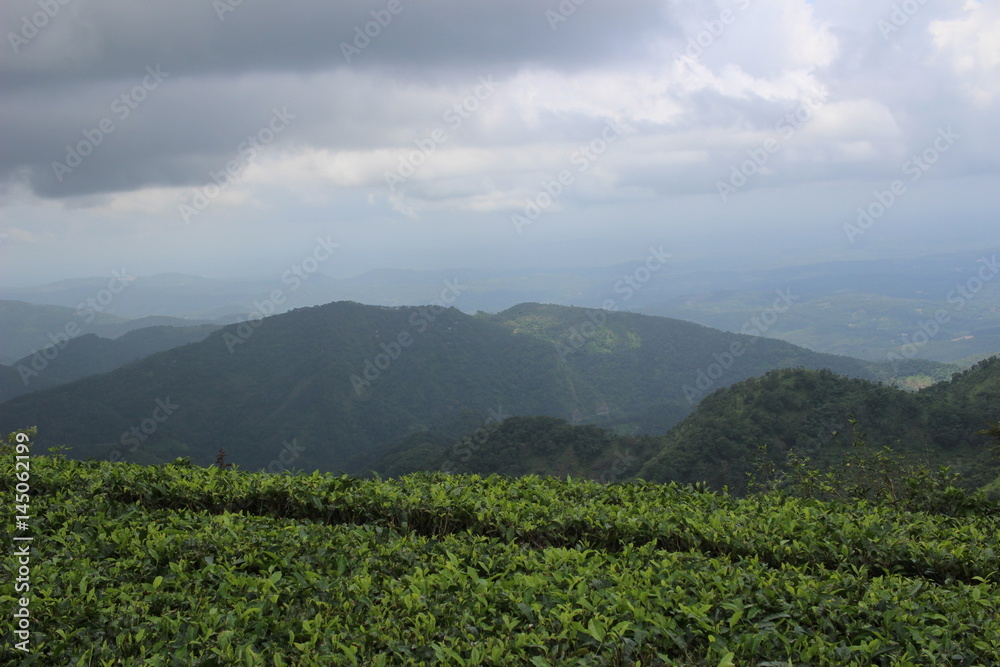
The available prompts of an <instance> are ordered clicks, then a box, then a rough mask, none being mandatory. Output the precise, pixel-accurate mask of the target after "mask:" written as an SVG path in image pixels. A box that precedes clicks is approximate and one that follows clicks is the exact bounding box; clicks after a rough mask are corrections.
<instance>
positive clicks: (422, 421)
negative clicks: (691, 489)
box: [0, 302, 951, 473]
mask: <svg viewBox="0 0 1000 667" xmlns="http://www.w3.org/2000/svg"><path fill="white" fill-rule="evenodd" d="M202 332H203V330H202V331H199V332H198V333H199V334H200V333H202ZM192 333H193V332H192ZM88 344H89V345H92V346H93V345H101V344H100V343H99V342H97V341H93V340H88V341H87V342H85V343H84V345H78V346H74V347H79V348H80V349H81V350H82V349H83V348H84V347H85V346H86V345H88ZM68 349H69V348H67V350H68ZM69 359H70V356H67V360H69ZM81 363H82V362H81ZM70 365H72V364H70ZM790 367H803V368H813V369H830V370H832V371H834V372H836V373H839V374H843V375H846V376H850V377H856V378H864V379H869V380H885V381H894V380H897V379H900V378H902V377H903V376H906V375H912V374H914V373H922V374H927V375H938V376H941V375H947V374H948V373H949V372H950V370H951V369H950V368H949V367H946V366H943V365H941V364H934V363H933V362H908V363H907V364H901V365H896V366H893V365H892V364H889V363H871V362H864V361H860V360H857V359H851V358H847V357H838V356H834V355H826V354H820V353H816V352H812V351H809V350H806V349H803V348H800V347H796V346H794V345H791V344H789V343H785V342H783V341H777V340H771V339H767V338H762V337H755V336H750V335H743V334H733V333H726V332H723V331H718V330H714V329H710V328H708V327H704V326H701V325H697V324H692V323H690V322H682V321H678V320H672V319H668V318H661V317H650V316H645V315H639V314H634V313H623V312H605V311H601V310H590V309H584V308H571V307H563V306H551V305H548V306H546V305H540V304H521V305H518V306H515V307H513V308H510V309H508V310H505V311H503V312H500V313H497V314H492V315H490V314H485V313H480V314H478V315H468V314H465V313H463V312H461V311H459V310H457V309H455V308H444V307H443V305H438V306H435V305H431V306H416V307H401V308H390V307H383V306H366V305H361V304H358V303H353V302H337V303H331V304H327V305H324V306H317V307H311V308H302V309H297V310H294V311H291V312H288V313H284V314H281V315H275V316H273V317H268V318H265V319H263V320H259V321H253V322H244V323H240V324H232V325H228V326H225V327H223V328H221V329H218V330H215V331H213V332H211V333H210V334H209V335H208V336H207V337H206V338H205V339H204V340H201V341H200V342H194V343H191V344H187V345H183V346H181V347H175V348H173V349H169V350H166V351H163V352H159V353H156V354H153V355H151V356H148V357H146V358H144V359H140V360H137V361H133V362H131V363H129V364H128V365H126V366H122V367H120V368H117V369H116V370H113V371H111V372H109V373H104V374H101V375H96V376H90V377H85V378H83V379H79V380H76V381H73V382H71V383H69V384H66V385H63V386H59V387H55V388H51V389H47V390H44V391H39V392H35V393H31V394H27V395H23V396H19V397H17V398H14V399H12V400H10V401H7V402H6V403H3V404H2V405H0V429H7V430H8V431H10V430H13V429H15V428H20V427H24V426H30V425H37V426H39V435H38V439H37V442H38V444H39V446H41V447H49V446H53V445H66V446H69V447H72V448H73V449H72V451H71V452H70V455H71V456H74V457H80V458H86V457H90V456H93V457H99V458H106V457H111V458H116V457H124V458H130V459H134V460H137V461H141V462H155V461H163V460H169V459H173V458H174V457H176V456H191V457H193V458H194V459H195V461H196V462H199V463H211V462H212V461H213V460H214V458H215V454H216V452H217V451H218V450H219V449H221V448H225V449H226V451H227V453H228V454H229V456H230V460H231V461H233V462H235V463H238V464H240V465H242V466H244V467H247V468H251V469H260V468H274V467H278V468H281V467H288V466H291V467H296V468H303V469H307V470H312V469H321V470H344V471H347V472H358V473H360V472H364V471H366V470H368V469H370V468H371V467H372V465H373V464H374V463H375V462H377V461H378V460H380V458H381V457H382V456H383V454H384V452H385V451H387V450H388V449H390V448H393V447H398V446H399V443H400V439H401V438H406V437H407V436H408V435H411V434H415V433H420V432H424V431H432V430H434V429H439V428H442V425H446V424H448V423H453V422H455V421H456V420H461V419H466V420H468V418H469V415H470V413H471V414H476V415H479V416H480V419H481V420H482V423H486V421H487V420H488V419H489V415H490V411H493V412H494V413H497V414H504V415H514V416H517V415H535V416H549V417H556V418H562V419H565V420H567V421H569V422H573V423H594V424H600V425H603V426H608V427H614V428H615V429H617V430H618V431H619V432H622V433H628V434H642V433H654V434H656V433H664V432H665V431H667V429H669V428H670V427H672V426H674V425H675V424H677V423H678V422H679V421H681V420H682V419H683V418H684V417H685V416H686V415H687V414H688V413H689V412H690V411H691V410H692V409H693V407H694V405H695V404H696V403H697V402H698V401H699V400H700V399H701V398H702V397H703V396H705V395H707V394H709V393H711V392H712V391H715V390H716V389H719V388H722V387H725V386H728V385H730V384H732V383H735V382H739V381H741V380H744V379H746V378H750V377H754V376H758V375H762V374H763V373H765V372H767V371H768V370H771V369H775V368H790ZM7 372H8V373H9V369H8V371H7ZM276 463H277V465H276Z"/></svg>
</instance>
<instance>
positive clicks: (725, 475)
mask: <svg viewBox="0 0 1000 667" xmlns="http://www.w3.org/2000/svg"><path fill="white" fill-rule="evenodd" d="M852 417H853V418H854V419H855V420H856V424H855V425H853V426H852V424H851V423H850V419H851V418H852ZM998 419H1000V358H996V357H994V358H992V359H990V360H987V361H983V362H981V363H979V364H977V365H976V366H975V367H974V368H972V369H970V370H968V371H966V372H965V373H962V374H956V376H955V379H953V380H950V381H945V382H941V383H938V384H936V385H933V386H932V387H929V388H927V389H924V390H922V391H920V392H917V393H910V392H905V391H902V390H900V389H897V388H894V387H890V386H886V385H883V384H876V383H872V382H869V381H865V380H860V379H849V378H844V377H839V376H836V375H834V374H832V373H829V372H827V371H810V370H805V369H787V370H780V371H772V372H769V373H767V374H766V375H764V376H763V377H761V378H754V379H751V380H747V381H745V382H741V383H739V384H736V385H733V386H731V387H729V388H726V389H723V390H720V391H718V392H716V393H714V394H712V395H711V396H709V397H708V398H706V399H705V400H704V401H702V402H701V403H700V404H699V406H698V408H697V409H696V410H695V411H694V412H693V413H692V414H691V415H690V416H689V417H688V418H687V419H686V420H685V421H684V422H683V423H681V424H679V425H678V426H677V427H676V428H674V429H673V430H671V431H670V433H668V434H667V435H666V437H665V438H664V441H663V448H662V450H661V451H660V453H659V454H657V455H656V456H655V457H654V458H653V459H652V460H650V461H649V462H648V463H646V464H645V465H644V466H643V468H642V470H641V471H640V473H639V476H640V477H642V478H643V479H648V480H652V481H668V480H676V481H681V482H693V481H699V482H708V483H709V484H711V485H712V486H714V487H716V488H721V487H722V486H728V487H730V488H731V489H733V490H741V489H743V488H744V487H745V485H746V482H747V474H748V473H750V472H752V470H753V463H754V459H755V456H756V455H757V452H758V448H759V447H760V446H762V445H763V446H766V447H767V449H768V456H769V457H770V459H771V460H772V461H774V462H776V463H778V464H781V462H782V461H783V459H784V457H785V455H786V454H787V453H788V452H791V451H794V452H796V453H797V454H799V455H801V456H808V457H810V458H811V459H813V460H814V461H817V462H820V463H825V464H837V463H839V462H842V461H843V460H844V459H845V457H846V456H848V455H849V454H850V453H851V452H852V451H853V450H854V445H855V440H856V435H857V434H856V431H857V432H860V433H864V434H866V436H865V437H866V439H867V442H869V443H871V444H872V445H873V446H874V447H876V448H882V447H884V446H888V447H891V448H892V449H893V450H895V451H897V452H899V453H901V454H904V455H907V456H909V457H910V458H911V459H913V460H920V461H923V462H925V463H927V464H928V465H931V466H937V465H949V466H951V467H952V468H953V469H954V470H955V471H956V472H958V473H959V474H961V475H962V476H963V477H964V478H965V479H966V481H967V483H968V484H970V485H977V486H978V485H983V484H985V483H986V482H988V481H989V480H991V479H993V477H994V476H995V475H996V472H995V460H994V459H995V457H994V456H993V454H992V452H991V449H990V441H989V439H988V438H987V437H986V436H983V435H979V434H977V432H978V431H980V430H983V429H985V428H987V427H988V425H989V422H990V421H997V420H998Z"/></svg>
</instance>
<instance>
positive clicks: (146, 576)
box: [0, 454, 1000, 667]
mask: <svg viewBox="0 0 1000 667" xmlns="http://www.w3.org/2000/svg"><path fill="white" fill-rule="evenodd" d="M4 458H5V460H4V463H3V466H4V470H5V474H4V475H3V477H2V482H0V490H2V498H3V500H4V508H5V511H8V513H9V515H10V516H8V517H4V521H3V524H2V525H3V532H2V536H3V540H4V544H5V548H6V549H7V550H8V556H7V558H6V560H7V563H8V565H7V568H8V571H10V572H17V571H18V565H17V560H16V558H15V557H14V556H11V555H10V553H11V552H13V550H14V549H15V548H16V547H17V545H19V544H21V542H16V541H15V540H14V538H15V537H16V536H19V535H27V534H29V533H30V535H31V536H32V537H33V541H32V542H31V545H32V547H31V556H30V590H29V591H28V592H23V590H20V591H16V590H15V585H16V584H15V581H14V577H13V576H11V577H4V579H3V583H2V585H0V598H2V603H3V604H2V608H3V614H4V616H5V618H4V623H3V624H2V625H0V628H3V637H2V639H3V646H2V649H0V650H2V654H0V662H2V663H3V664H10V665H15V664H16V665H101V666H103V665H140V664H142V665H313V664H316V665H424V664H427V665H433V664H440V665H481V664H482V665H536V666H539V667H541V666H544V665H663V664H683V665H712V666H713V667H714V666H716V665H911V664H912V665H997V664H1000V591H998V588H1000V518H998V515H997V514H996V512H995V511H994V510H993V509H990V508H986V509H982V510H981V511H975V512H965V513H964V514H966V515H964V516H962V515H960V516H952V515H945V514H932V513H918V512H907V511H903V510H901V509H892V508H888V507H880V506H874V505H871V504H867V503H864V502H858V503H846V502H842V503H830V502H820V501H817V500H809V499H801V498H791V497H788V496H785V495H782V494H778V493H770V494H763V495H756V496H750V497H747V498H743V499H739V498H735V497H731V496H729V495H725V494H719V493H714V492H708V491H706V490H704V489H703V488H699V487H684V486H678V485H659V484H651V483H643V482H634V483H625V484H614V485H601V484H598V483H594V482H587V481H575V480H570V481H563V480H557V479H552V478H539V477H524V478H517V479H512V478H505V477H495V476H494V477H488V478H482V477H478V476H450V475H445V474H441V473H435V474H417V475H412V476H408V477H403V478H400V479H395V480H390V481H380V480H359V479H354V478H349V477H338V476H333V475H320V474H313V475H310V476H306V475H301V476H292V475H267V474H250V473H245V472H241V471H236V470H232V469H225V468H220V467H209V468H199V467H195V466H192V465H190V464H189V463H187V462H186V461H182V460H181V461H178V462H175V463H174V464H168V465H162V466H153V467H141V466H137V465H129V464H115V463H109V462H95V461H88V462H77V461H70V460H66V459H64V458H63V457H61V456H41V455H39V456H32V457H31V460H30V487H31V491H30V499H29V500H30V512H29V514H30V516H31V519H30V529H29V530H28V532H25V531H18V530H16V529H15V526H14V523H13V516H12V515H13V514H14V513H15V510H14V507H15V500H14V499H15V495H16V488H15V487H16V477H15V475H14V474H12V471H13V468H14V466H13V455H12V454H11V455H7V454H5V457H4ZM21 598H27V599H28V602H29V604H28V607H27V608H28V609H29V610H30V640H29V642H28V644H27V645H25V644H21V647H22V648H27V649H28V650H27V651H23V650H19V649H18V648H17V645H18V644H19V642H21V641H23V640H22V639H20V638H19V637H18V636H17V635H16V634H15V628H16V625H17V624H16V622H12V621H13V620H14V613H15V610H16V609H18V608H19V607H18V605H19V603H18V600H20V599H21Z"/></svg>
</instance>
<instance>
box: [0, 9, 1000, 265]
mask: <svg viewBox="0 0 1000 667" xmlns="http://www.w3.org/2000/svg"><path fill="white" fill-rule="evenodd" d="M942 5H944V6H942ZM0 22H2V26H3V32H4V34H5V35H6V38H7V44H6V45H5V48H4V50H3V55H2V58H0V80H2V81H3V82H4V86H5V94H4V96H3V98H2V99H0V118H2V129H0V132H2V137H0V140H2V146H3V150H2V152H0V179H2V192H3V197H4V209H5V211H4V219H3V222H2V223H0V225H2V227H0V229H3V232H4V233H5V234H6V235H7V237H6V240H5V243H4V246H3V252H4V253H12V254H14V255H15V256H14V257H12V258H10V260H11V261H12V262H13V264H12V266H15V267H16V266H18V262H25V263H28V262H30V263H31V264H32V266H36V267H37V266H38V263H39V262H45V261H49V262H51V265H52V270H53V271H55V270H56V267H58V266H63V267H65V266H67V264H66V262H65V259H64V257H65V253H66V252H67V248H66V247H64V245H63V244H64V243H66V242H67V241H69V242H70V243H71V245H72V246H73V247H75V248H76V249H77V251H78V252H79V251H80V250H81V249H83V250H84V251H85V252H86V258H84V259H81V258H79V257H78V258H77V260H74V262H73V267H74V269H76V270H81V271H82V270H91V271H100V270H101V269H100V267H102V266H104V264H107V265H108V266H111V265H113V264H114V263H115V262H116V261H119V260H120V258H121V256H122V254H123V253H130V254H131V256H132V257H133V258H134V260H133V261H134V263H135V262H137V263H138V264H139V266H137V270H140V271H141V270H142V269H143V268H147V269H148V271H149V272H152V271H158V270H165V269H170V268H176V269H177V270H193V271H199V272H203V273H210V272H211V271H210V270H209V268H206V264H210V265H211V266H215V267H223V266H225V267H226V270H236V269H237V268H238V267H239V266H240V264H239V263H238V262H236V261H234V260H222V259H220V255H221V254H224V253H225V252H226V250H225V249H227V248H239V249H241V250H242V251H244V252H246V253H249V254H251V255H254V256H257V257H263V256H266V254H267V252H275V253H279V254H282V253H283V256H282V261H283V260H284V259H285V257H287V256H289V255H290V254H294V252H296V250H295V248H296V247H298V246H302V245H307V244H308V239H309V238H310V235H311V234H313V233H314V232H316V231H317V230H325V231H330V230H334V231H336V232H337V233H338V234H339V235H340V236H342V237H343V238H344V239H345V241H347V246H345V247H348V246H350V243H351V242H353V243H354V244H355V245H354V251H352V253H353V255H352V256H353V260H354V264H351V266H355V268H359V269H360V268H364V267H371V266H378V265H388V264H394V263H395V264H400V263H406V262H405V260H404V258H405V257H406V256H407V255H408V254H409V255H412V254H413V253H414V251H415V250H417V251H418V252H420V253H422V257H423V263H424V264H426V265H433V264H434V263H436V262H448V263H451V264H453V265H458V264H461V263H462V262H461V261H460V259H461V258H462V256H463V254H465V255H467V254H468V253H469V252H470V251H471V250H474V249H477V248H478V249H482V248H484V247H489V248H490V249H491V251H490V252H492V253H494V254H495V255H493V256H495V259H496V260H497V261H508V260H505V259H503V258H509V257H511V256H512V255H511V253H513V255H514V256H516V257H518V258H520V259H522V260H525V261H526V258H530V257H533V256H534V255H533V252H527V251H524V249H523V246H524V245H525V244H526V243H531V244H536V245H538V246H540V247H544V248H545V250H544V251H543V250H537V255H539V256H540V257H545V256H548V255H550V254H551V248H552V247H554V246H553V245H552V244H554V243H557V242H558V240H559V239H562V241H563V243H565V241H566V239H567V237H572V238H573V239H575V240H579V239H581V238H593V239H595V240H597V239H602V238H604V239H608V238H611V239H613V240H614V242H615V243H611V244H610V245H608V244H606V243H605V247H608V248H611V247H615V248H617V250H609V252H610V253H611V255H613V256H611V255H609V256H608V257H607V258H606V259H607V261H608V262H609V263H610V262H612V261H618V260H620V259H621V255H623V254H628V251H627V250H626V248H627V247H630V244H631V245H635V246H636V247H638V248H642V247H645V245H648V243H647V241H651V240H652V236H653V235H655V234H663V235H669V236H671V237H673V238H675V239H676V241H675V243H676V245H679V246H680V245H683V244H684V243H685V239H687V238H689V237H690V238H692V239H693V238H695V237H696V236H697V235H698V234H699V233H700V234H716V235H718V234H719V233H721V232H727V233H729V232H731V233H734V234H735V233H737V232H738V231H740V230H743V232H744V233H745V232H746V230H747V229H749V228H750V227H751V226H752V225H758V226H762V227H765V228H772V227H773V228H783V229H799V228H800V227H803V226H805V227H809V228H810V229H812V230H814V231H816V233H817V235H822V234H825V235H826V236H827V237H828V238H829V243H830V244H836V243H841V242H843V241H844V235H843V234H842V233H841V228H842V227H843V223H848V222H850V221H851V220H852V219H853V218H854V217H856V216H855V215H854V211H855V209H856V208H857V207H858V206H864V205H865V204H866V202H867V200H868V199H870V198H871V196H872V193H873V192H875V191H877V190H878V189H879V188H885V187H888V185H889V184H890V183H891V182H892V181H893V180H895V179H901V178H907V177H906V176H905V175H903V169H904V165H905V164H906V163H907V161H908V160H911V159H912V158H913V157H914V156H921V155H923V154H924V153H925V152H926V151H928V150H929V149H930V148H932V147H933V142H934V140H935V137H936V136H938V132H939V130H941V129H942V128H951V131H952V132H953V133H954V134H955V135H956V136H957V137H959V138H958V139H957V140H956V141H955V142H954V143H953V145H951V146H949V149H948V151H947V153H946V154H943V153H942V154H939V155H938V156H937V157H938V159H936V160H935V162H934V163H933V164H931V165H928V167H929V168H928V169H926V170H925V172H923V173H922V174H921V177H922V179H921V180H922V188H923V189H922V192H923V194H912V196H908V197H907V201H905V202H904V201H900V205H899V207H898V209H897V210H896V211H894V212H893V213H894V215H897V216H898V217H903V216H904V215H905V214H906V213H907V212H908V211H912V212H913V215H914V216H916V217H919V218H920V221H921V224H926V225H930V227H929V228H930V229H934V227H933V225H935V224H936V225H941V227H938V229H946V225H947V221H945V220H940V219H939V218H934V219H931V217H929V216H928V215H927V210H928V209H927V202H928V201H929V200H930V198H931V193H933V196H934V201H937V202H939V203H943V205H944V210H945V211H946V212H947V213H949V214H951V215H952V216H954V217H961V218H962V219H963V220H969V221H971V222H970V224H975V225H983V224H985V221H988V220H989V217H990V216H991V215H993V212H994V211H995V210H996V203H997V195H996V194H995V193H996V192H997V188H996V185H997V172H998V166H1000V164H998V163H1000V154H998V153H997V151H996V150H995V146H997V145H1000V136H998V134H1000V132H998V129H1000V124H998V123H997V122H996V118H997V117H998V113H997V112H998V105H1000V83H998V82H1000V7H998V6H997V5H996V4H995V3H981V2H975V1H969V2H966V3H964V4H960V3H921V2H920V1H919V0H908V1H907V2H902V3H893V2H882V1H880V2H861V1H860V0H848V1H845V2H838V3H826V2H815V3H813V2H804V1H802V2H797V1H793V0H719V2H707V1H700V0H699V1H696V0H673V1H671V0H663V1H659V2H655V1H651V0H624V1H619V2H615V3H610V2H605V1H602V0H561V2H556V1H554V0H547V1H546V2H542V3H539V2H537V1H535V0H510V1H507V2H502V3H487V2H460V1H459V0H450V1H446V0H436V1H423V2H414V1H412V0H382V1H375V2H355V3H330V2H319V1H304V0H303V1H293V2H285V3H280V4H279V3H248V2H236V1H235V0H215V1H214V2H206V1H203V0H198V1H194V0H180V1H176V2H170V3H154V4H147V3H132V2H125V1H123V0H119V1H111V0H103V1H101V0H96V1H91V2H86V3H84V2H74V1H73V0H62V1H60V0H48V1H42V2H39V0H32V1H22V0H11V1H9V2H6V3H4V4H3V6H2V8H0ZM276 118H278V119H280V120H278V121H276V120H275V119H276ZM609 128H612V129H610V130H609ZM567 174H568V176H567ZM560 176H563V178H562V181H561V180H560ZM927 184H930V185H927ZM909 190H910V193H914V192H916V190H917V188H916V186H915V185H914V187H911V188H910V189H909ZM804 193H812V195H811V196H815V197H818V199H815V200H814V202H815V208H813V209H811V207H802V206H801V205H799V204H796V201H799V200H801V199H802V198H803V197H805V196H806V195H805V194H804ZM202 204H203V205H202ZM533 205H534V206H535V207H536V208H537V209H538V211H537V215H535V217H532V214H534V213H535V208H532V206H533ZM185 207H187V208H185ZM185 211H187V214H185ZM518 216H521V218H522V219H526V220H528V222H529V223H530V224H522V225H521V226H518V223H517V219H518ZM921 216H923V217H921ZM888 219H889V218H888V217H887V218H886V220H888ZM914 219H916V218H914ZM885 226H886V227H889V225H885ZM546 227H547V228H548V230H547V231H546V230H544V228H546ZM665 227H666V228H667V229H664V228H665ZM983 228H984V229H985V227H983ZM820 229H822V230H823V231H822V232H820V231H819V230H820ZM876 231H877V230H873V231H872V235H871V236H870V237H869V238H878V235H877V234H876V233H875V232H876ZM529 232H530V236H527V237H526V235H529ZM879 233H881V232H879ZM386 235H389V236H391V237H392V238H393V239H394V240H395V241H396V242H398V243H399V245H397V244H396V243H395V242H392V241H389V242H387V241H385V240H384V239H385V238H386ZM635 236H639V237H641V238H639V239H638V240H635V241H634V242H633V240H632V239H633V237H635ZM526 238H527V239H529V240H526ZM817 238H820V236H817ZM886 238H888V237H886ZM115 239H118V240H115ZM379 239H382V240H379ZM602 243H603V242H602ZM192 248H196V249H192ZM518 248H520V250H518ZM182 252H187V257H188V258H189V259H190V264H188V265H185V264H184V262H183V261H181V260H179V259H178V256H179V255H180V253H182ZM616 253H617V254H616ZM598 255H599V254H594V255H593V256H592V257H588V258H586V259H587V260H588V261H599V260H600V259H601V258H600V257H599V256H598ZM46 258H48V259H46ZM581 259H582V258H581ZM5 261H7V259H6V258H5ZM411 263H412V262H411ZM567 263H569V262H568V261H567ZM414 265H416V264H414ZM25 270H27V269H26V268H25ZM220 271H221V268H220Z"/></svg>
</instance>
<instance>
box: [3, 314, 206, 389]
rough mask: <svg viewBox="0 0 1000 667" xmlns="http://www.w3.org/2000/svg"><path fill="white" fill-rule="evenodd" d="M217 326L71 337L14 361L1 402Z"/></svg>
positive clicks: (118, 363)
mask: <svg viewBox="0 0 1000 667" xmlns="http://www.w3.org/2000/svg"><path fill="white" fill-rule="evenodd" d="M218 328H219V327H218V326H216V325H212V324H203V325H201V326H196V327H174V326H153V327H146V328H143V329H135V330H132V331H129V332H128V333H126V334H124V335H123V336H121V337H119V338H115V339H108V338H101V337H99V336H96V335H94V334H85V335H83V336H79V337H76V338H73V339H71V340H70V341H69V342H68V343H66V344H65V347H63V348H59V347H58V346H50V347H49V348H45V349H43V350H40V351H38V352H36V353H34V354H32V355H28V356H26V357H24V358H23V359H20V360H18V361H16V362H14V363H13V364H12V365H11V366H10V367H9V368H12V369H13V370H14V371H15V373H16V375H17V382H13V383H12V382H8V381H0V402H3V401H7V400H10V399H11V398H14V397H15V396H21V395H22V394H27V393H29V392H31V391H38V390H41V389H48V388H50V387H56V386H59V385H61V384H66V383H67V382H72V381H74V380H78V379H80V378H83V377H87V376H88V375H96V374H98V373H107V372H108V371H112V370H114V369H116V368H118V367H120V366H124V365H125V364H127V363H129V362H132V361H135V360H136V359H141V358H143V357H147V356H149V355H150V354H154V353H156V352H162V351H163V350H169V349H171V348H174V347H179V346H181V345H186V344H188V343H197V342H199V341H201V340H204V338H205V337H206V336H208V334H210V333H211V332H212V331H214V330H215V329H218ZM7 375H9V373H5V376H4V378H3V380H6V377H7Z"/></svg>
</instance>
